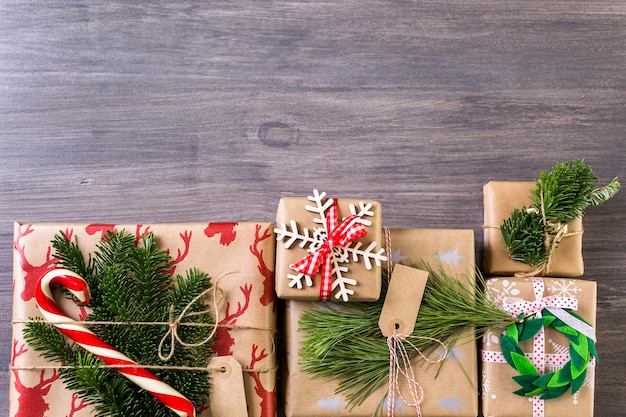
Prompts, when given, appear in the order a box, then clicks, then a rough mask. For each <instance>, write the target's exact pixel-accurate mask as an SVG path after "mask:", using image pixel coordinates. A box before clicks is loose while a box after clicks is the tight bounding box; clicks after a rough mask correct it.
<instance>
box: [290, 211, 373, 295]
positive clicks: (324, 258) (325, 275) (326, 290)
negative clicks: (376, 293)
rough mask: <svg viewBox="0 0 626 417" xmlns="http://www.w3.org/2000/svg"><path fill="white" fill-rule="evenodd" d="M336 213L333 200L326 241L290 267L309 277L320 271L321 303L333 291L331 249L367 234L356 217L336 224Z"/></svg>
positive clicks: (328, 215)
mask: <svg viewBox="0 0 626 417" xmlns="http://www.w3.org/2000/svg"><path fill="white" fill-rule="evenodd" d="M338 211H339V209H338V207H337V200H333V202H332V204H331V205H330V207H329V208H328V210H327V212H326V232H327V236H326V240H325V241H324V243H323V244H322V245H321V246H320V247H319V248H317V249H316V250H315V251H314V252H313V253H311V254H310V255H308V256H307V257H305V258H303V259H302V260H301V261H299V262H298V263H295V264H293V265H290V267H291V268H292V269H294V270H296V271H298V272H300V273H302V274H304V275H307V276H309V277H313V276H315V274H317V272H318V271H319V270H320V268H321V269H322V274H321V275H322V279H321V282H320V296H319V299H320V300H321V301H329V300H330V295H331V293H332V291H333V286H332V283H333V264H332V261H333V255H332V253H333V248H334V247H341V246H345V245H346V244H348V243H350V242H352V241H355V240H357V239H359V238H361V237H363V236H365V235H366V234H367V230H366V229H365V227H364V226H363V225H362V224H361V223H360V222H359V221H358V220H359V218H360V217H359V216H357V215H351V216H348V217H346V218H345V219H343V220H342V221H341V222H339V223H337V216H338Z"/></svg>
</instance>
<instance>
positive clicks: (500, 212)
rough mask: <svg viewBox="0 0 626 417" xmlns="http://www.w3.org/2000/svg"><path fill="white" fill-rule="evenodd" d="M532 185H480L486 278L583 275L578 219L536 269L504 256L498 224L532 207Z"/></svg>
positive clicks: (579, 221) (581, 238)
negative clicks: (517, 210) (482, 205)
mask: <svg viewBox="0 0 626 417" xmlns="http://www.w3.org/2000/svg"><path fill="white" fill-rule="evenodd" d="M535 186H536V184H535V183H534V182H507V181H491V182H488V183H487V184H485V185H484V186H483V196H484V210H485V214H484V225H483V227H484V254H483V256H484V259H483V272H484V273H485V275H487V276H498V275H502V276H508V275H513V274H515V273H532V275H538V276H553V277H579V276H581V275H583V272H584V264H583V256H582V240H583V226H582V218H580V217H579V218H577V219H576V220H574V221H572V222H570V223H568V224H566V225H565V226H564V228H563V233H562V234H561V236H560V237H559V241H558V242H556V243H555V244H554V247H553V248H551V249H550V254H549V260H548V262H547V263H546V264H545V266H544V267H543V268H540V269H539V270H535V268H533V267H531V266H529V265H527V264H525V263H523V262H519V261H515V260H513V259H511V257H510V256H509V254H508V253H507V251H506V249H505V243H504V239H503V237H502V232H501V231H500V225H502V223H503V222H504V220H505V219H507V218H508V217H509V216H510V215H511V212H512V211H513V209H516V208H517V209H521V208H522V207H529V206H530V205H531V203H532V200H531V197H530V196H531V191H532V190H533V189H534V188H535Z"/></svg>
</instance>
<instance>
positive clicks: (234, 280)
mask: <svg viewBox="0 0 626 417" xmlns="http://www.w3.org/2000/svg"><path fill="white" fill-rule="evenodd" d="M107 230H117V231H120V230H126V231H127V232H129V233H134V234H135V235H136V236H137V237H138V238H139V237H140V236H141V235H142V234H143V233H146V232H152V233H154V234H155V235H156V236H157V238H158V241H159V244H160V246H161V247H162V248H164V249H167V250H169V253H170V256H172V258H173V260H174V264H175V268H176V270H175V271H174V273H178V272H183V271H185V270H186V269H189V268H192V267H195V268H198V269H199V270H201V271H203V272H206V273H208V274H209V275H210V276H211V277H212V278H213V282H215V280H216V279H217V277H219V276H220V275H222V274H224V273H226V272H230V271H234V270H239V271H241V272H240V273H237V274H231V275H228V276H226V277H224V278H223V279H221V280H220V282H219V284H218V286H219V288H220V289H221V290H222V291H223V300H222V301H221V302H220V303H219V324H222V325H225V326H223V327H218V330H217V334H216V340H215V345H214V349H215V351H216V355H218V356H225V355H232V356H234V357H235V359H236V360H237V361H238V362H239V363H241V365H242V367H243V369H244V385H245V390H246V397H247V402H248V415H249V416H258V417H273V416H275V415H276V386H275V384H276V355H275V345H274V339H273V338H274V329H275V326H276V298H275V295H274V253H275V252H274V251H275V237H274V233H273V226H272V225H271V224H270V223H189V224H153V225H147V224H146V225H141V224H127V225H113V224H108V225H103V224H91V225H87V224H68V225H65V224H64V225H60V224H37V223H35V224H22V223H16V224H15V236H14V272H13V279H14V280H13V321H14V324H13V350H12V359H11V367H12V369H11V386H10V410H9V416H10V417H43V416H67V417H86V416H90V415H92V414H91V407H89V406H86V405H85V404H84V403H83V402H81V400H80V399H78V398H77V397H76V395H75V394H73V393H72V392H70V391H68V390H66V389H65V387H64V384H63V382H62V381H60V380H59V376H58V373H57V372H56V370H55V369H41V368H39V369H37V368H35V369H20V368H29V367H37V366H40V367H44V366H50V365H52V366H55V365H58V363H56V364H55V363H50V362H47V361H46V360H45V359H43V358H41V357H40V356H39V354H38V352H36V351H34V350H33V349H31V348H30V347H29V346H28V345H27V344H26V343H25V341H24V339H23V336H22V329H23V328H24V325H25V324H24V322H25V321H26V320H28V319H29V318H30V317H40V316H41V315H40V313H39V311H38V310H37V307H36V302H35V298H34V286H35V283H36V281H37V280H38V278H39V277H40V276H41V275H42V274H43V273H45V272H46V271H47V270H48V269H50V268H52V267H53V266H54V259H53V256H54V254H53V253H52V249H51V244H50V241H51V240H52V238H53V236H54V235H55V234H56V233H58V232H59V231H62V232H63V233H65V234H66V235H67V236H70V237H71V238H72V239H76V241H77V243H78V245H79V247H80V248H81V249H82V250H83V252H87V251H93V250H94V249H95V245H96V243H97V242H98V241H99V240H100V239H101V237H102V235H103V233H105V232H106V231H107ZM72 307H73V308H74V310H75V311H74V317H84V316H85V315H86V313H87V312H86V310H85V309H84V307H83V308H82V310H79V309H78V307H76V306H75V305H72ZM66 310H68V308H66ZM231 326H234V328H232V327H231ZM237 326H241V328H237ZM199 415H200V416H205V417H208V416H210V415H211V413H210V410H209V409H208V408H207V407H204V408H203V411H202V412H201V413H200V414H199Z"/></svg>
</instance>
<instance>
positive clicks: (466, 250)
mask: <svg viewBox="0 0 626 417" xmlns="http://www.w3.org/2000/svg"><path fill="white" fill-rule="evenodd" d="M390 236H391V251H392V253H393V258H394V262H400V263H403V264H406V265H410V264H411V263H412V262H418V261H420V260H423V261H425V262H427V263H428V264H429V265H431V266H432V267H433V268H439V266H440V265H443V266H444V267H445V268H446V270H448V271H449V272H450V273H451V274H455V275H458V276H459V277H461V275H463V274H469V275H470V276H471V277H473V276H474V275H473V273H474V268H475V265H474V232H473V231H472V230H435V229H391V230H390ZM461 279H462V278H461ZM285 304H286V308H285V332H284V333H285V334H284V337H285V343H286V361H285V366H284V367H283V369H282V373H281V375H282V384H281V385H282V390H283V394H284V402H285V415H286V416H287V417H309V416H355V417H361V416H362V417H371V415H372V413H373V412H374V410H375V409H376V408H377V407H378V406H379V405H380V403H381V401H383V399H384V397H385V393H386V390H387V384H386V383H385V384H383V386H381V387H380V388H378V389H377V390H376V391H374V392H373V393H372V394H371V395H370V396H369V397H368V399H366V400H365V402H364V403H363V404H362V405H360V406H357V407H355V408H353V409H352V410H350V409H349V408H348V405H347V402H346V399H345V396H344V395H340V394H336V393H335V390H336V389H337V383H336V381H334V380H332V379H326V378H312V377H311V375H310V374H307V373H306V372H304V371H303V370H301V368H300V365H299V360H300V358H299V356H298V351H299V348H300V346H301V343H302V341H303V339H304V337H305V335H304V334H302V333H300V332H299V331H298V319H299V317H300V316H301V315H302V313H303V312H304V311H306V310H308V309H311V308H324V307H328V306H329V305H331V304H334V308H342V307H341V305H337V304H336V303H331V304H329V303H316V302H309V301H296V300H287V301H286V302H285ZM345 307H346V308H349V307H348V306H347V305H346V306H345ZM418 320H419V316H418ZM469 331H470V332H471V331H472V330H469ZM381 338H383V339H385V337H384V336H382V334H381ZM468 340H470V341H469V342H464V343H461V344H459V345H457V346H455V347H454V348H453V349H452V350H451V351H450V352H449V353H448V355H447V357H446V359H444V360H443V361H442V362H441V364H442V366H441V368H440V370H439V375H438V376H437V377H436V378H435V372H436V371H437V369H438V366H439V364H432V365H428V364H425V365H422V364H418V363H414V365H413V367H414V370H415V375H416V378H417V381H418V382H419V383H420V385H421V386H422V388H423V389H424V402H423V403H422V406H421V410H422V413H423V415H424V416H431V417H439V416H460V417H476V415H477V414H478V401H479V399H478V380H477V379H478V378H477V376H478V364H477V361H478V349H477V346H476V343H475V342H474V340H473V338H472V337H470V338H468ZM441 354H442V352H440V353H439V355H441ZM401 390H402V392H407V391H406V386H404V385H402V383H401ZM415 411H416V410H415V408H413V407H409V406H402V404H400V402H399V400H397V406H396V415H415Z"/></svg>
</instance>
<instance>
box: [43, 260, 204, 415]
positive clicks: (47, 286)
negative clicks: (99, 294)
mask: <svg viewBox="0 0 626 417" xmlns="http://www.w3.org/2000/svg"><path fill="white" fill-rule="evenodd" d="M56 285H60V286H63V287H65V288H67V289H68V290H69V291H70V292H71V293H72V294H74V295H75V296H76V298H78V299H79V300H80V301H81V302H84V303H89V298H90V292H89V286H88V285H87V282H86V281H85V280H84V279H83V278H82V277H81V276H79V275H78V274H76V273H74V272H72V271H69V270H67V269H53V270H51V271H49V272H47V273H46V274H45V275H44V276H42V277H41V278H40V279H39V281H38V282H37V287H36V288H35V299H36V301H37V307H38V308H39V310H40V311H41V314H42V315H43V317H44V318H45V319H46V320H48V321H49V322H51V323H52V324H54V326H55V327H56V328H57V329H58V330H59V331H60V332H61V333H62V334H64V335H65V336H67V337H69V338H70V339H72V340H73V341H74V342H76V343H77V344H78V345H79V346H81V347H82V348H83V349H85V350H87V351H88V352H91V353H93V354H94V355H95V356H97V357H99V358H100V359H102V361H103V362H104V363H106V364H107V365H110V366H113V367H115V366H120V368H118V369H117V370H118V372H120V373H121V374H122V375H124V376H125V377H126V378H128V379H129V380H131V381H132V382H134V383H135V384H137V385H138V386H139V387H141V388H143V389H145V390H146V391H148V392H149V393H150V394H151V395H152V396H154V397H155V398H156V399H157V400H159V401H161V402H162V403H163V404H165V405H166V406H167V407H168V408H170V409H171V410H172V411H174V412H175V413H176V414H177V415H179V416H181V417H195V415H196V410H195V407H194V405H193V403H192V402H191V401H189V400H188V399H187V398H185V396H183V395H182V394H181V393H179V392H178V391H176V390H175V389H174V388H172V387H171V386H169V385H168V384H166V383H165V382H163V381H161V380H160V379H158V378H157V377H156V376H154V375H153V374H152V373H151V372H149V371H147V370H146V369H143V368H141V367H139V365H138V364H137V362H135V361H133V360H132V359H130V358H129V357H127V356H126V355H124V354H122V353H120V352H119V351H117V350H116V349H115V348H114V347H113V346H111V345H109V344H108V343H106V342H105V341H103V340H102V339H100V338H99V337H98V336H97V335H96V334H94V333H93V332H92V331H91V330H89V329H87V328H86V327H84V326H83V325H81V324H80V322H79V321H77V320H74V319H72V318H71V317H69V316H67V315H66V314H65V313H64V312H63V311H62V310H61V309H60V308H59V307H58V306H57V304H56V302H55V300H54V297H53V295H52V287H54V286H56ZM125 366H130V367H125Z"/></svg>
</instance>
